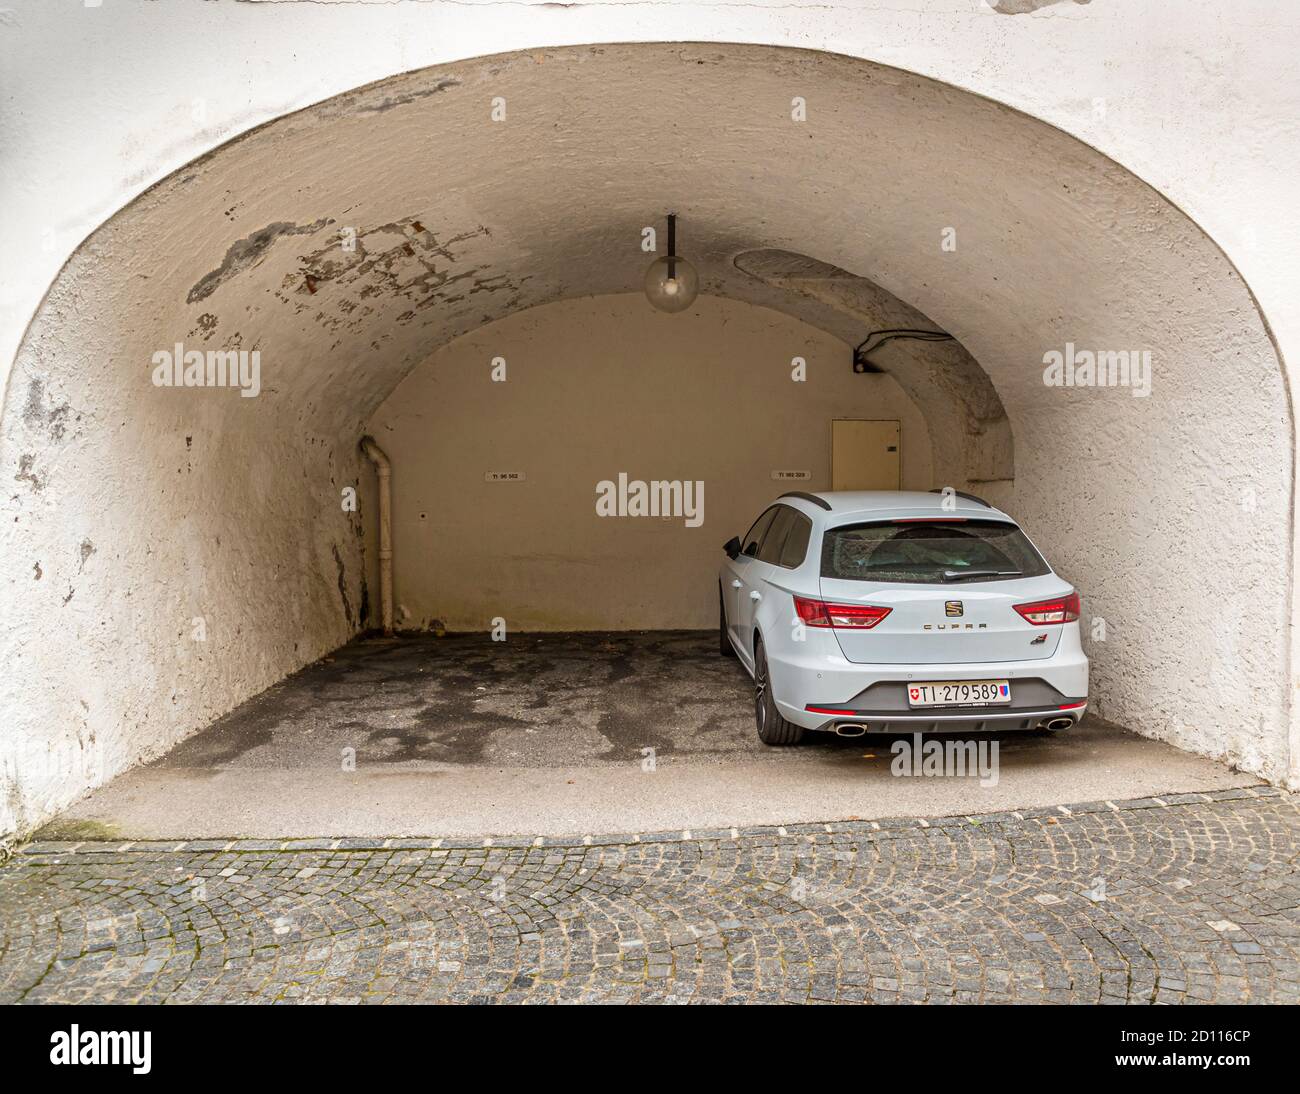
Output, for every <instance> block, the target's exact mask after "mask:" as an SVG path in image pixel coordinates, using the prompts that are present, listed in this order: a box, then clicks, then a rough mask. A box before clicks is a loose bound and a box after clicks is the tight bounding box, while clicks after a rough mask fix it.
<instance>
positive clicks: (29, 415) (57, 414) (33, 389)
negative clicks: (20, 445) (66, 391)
mask: <svg viewBox="0 0 1300 1094" xmlns="http://www.w3.org/2000/svg"><path fill="white" fill-rule="evenodd" d="M67 419H68V404H67V403H63V404H61V405H60V406H49V407H47V406H46V397H45V383H44V381H43V380H41V379H39V378H37V379H33V380H32V381H31V383H29V384H28V385H27V402H26V404H25V405H24V406H23V421H24V422H26V423H27V424H28V425H29V426H31V428H33V429H41V428H44V429H47V430H48V431H49V434H50V437H51V438H53V439H54V440H56V441H61V440H63V434H64V433H66V432H67V429H68V420H67Z"/></svg>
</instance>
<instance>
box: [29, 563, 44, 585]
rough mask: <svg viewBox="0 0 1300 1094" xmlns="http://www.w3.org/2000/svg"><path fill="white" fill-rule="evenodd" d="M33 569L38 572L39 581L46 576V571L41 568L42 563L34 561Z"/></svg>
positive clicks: (37, 578)
mask: <svg viewBox="0 0 1300 1094" xmlns="http://www.w3.org/2000/svg"><path fill="white" fill-rule="evenodd" d="M32 570H33V572H34V573H35V574H36V580H37V581H40V579H41V578H42V577H44V576H45V571H44V570H42V569H41V564H40V563H39V562H33V563H32Z"/></svg>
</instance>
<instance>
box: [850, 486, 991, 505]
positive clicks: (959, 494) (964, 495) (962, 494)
mask: <svg viewBox="0 0 1300 1094" xmlns="http://www.w3.org/2000/svg"><path fill="white" fill-rule="evenodd" d="M947 492H948V489H947V487H937V486H936V487H935V488H934V489H933V490H931V491H930V493H931V494H943V493H947ZM951 492H952V493H953V494H955V495H956V496H957V497H959V498H962V499H963V500H965V501H973V502H975V504H976V505H982V506H984V508H985V509H992V508H993V506H991V505H990V504H989V503H988V502H986V501H985V500H984V499H983V498H977V497H976V496H975V495H974V494H968V493H966V491H965V490H953V491H951ZM827 508H828V509H829V508H830V506H829V505H828V506H827Z"/></svg>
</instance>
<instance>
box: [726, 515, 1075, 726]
mask: <svg viewBox="0 0 1300 1094" xmlns="http://www.w3.org/2000/svg"><path fill="white" fill-rule="evenodd" d="M724 550H725V551H726V555H727V557H726V560H725V561H724V562H723V564H722V569H721V571H720V573H719V575H718V599H719V631H720V634H719V641H720V647H721V652H722V653H724V654H727V655H731V654H733V653H734V654H735V656H737V657H739V658H740V660H741V662H742V663H743V664H744V666H745V668H746V669H747V670H748V671H749V673H750V675H751V676H752V677H753V678H754V717H755V723H756V725H757V728H758V736H759V738H760V739H761V740H762V741H763V742H764V743H765V744H769V745H789V744H796V743H798V741H799V740H800V739H801V738H802V737H803V734H804V731H805V730H821V731H828V732H834V733H837V734H839V735H840V736H842V737H858V736H861V735H862V734H864V733H867V732H869V731H877V732H884V733H913V732H917V731H920V732H926V731H941V730H943V731H951V730H961V731H968V732H981V731H991V730H1012V729H1038V728H1046V729H1053V730H1057V729H1067V728H1069V727H1070V726H1073V725H1075V724H1076V723H1077V722H1078V721H1079V719H1081V718H1082V717H1083V714H1084V711H1085V710H1086V709H1087V705H1088V658H1087V657H1086V656H1085V655H1084V652H1083V647H1082V646H1081V644H1080V639H1079V594H1078V593H1077V592H1076V591H1075V590H1074V589H1073V588H1072V587H1071V586H1070V584H1069V583H1068V582H1066V581H1065V580H1063V579H1062V578H1060V577H1058V576H1057V575H1056V574H1055V573H1054V572H1053V571H1052V568H1051V567H1050V566H1049V565H1048V564H1047V562H1046V561H1045V560H1044V559H1043V556H1042V555H1041V554H1039V552H1038V550H1037V549H1036V548H1035V547H1034V545H1033V544H1032V543H1030V541H1029V538H1028V537H1027V536H1026V535H1025V534H1024V532H1022V531H1021V530H1020V528H1019V526H1018V525H1017V524H1016V522H1015V521H1014V520H1012V519H1011V518H1010V517H1009V516H1007V514H1006V513H1003V512H1001V511H1000V510H998V509H995V508H993V506H991V505H989V504H988V503H987V502H984V501H982V500H981V499H979V498H976V497H974V496H973V495H970V494H963V493H957V492H953V491H945V492H942V493H941V492H938V491H935V492H931V493H928V494H926V493H909V492H905V491H870V492H853V493H847V492H845V493H839V492H832V493H820V494H810V493H802V492H796V493H789V494H783V495H781V497H780V498H778V499H777V500H776V501H775V502H774V503H773V504H772V505H771V506H769V507H768V508H767V509H766V510H765V511H764V512H763V513H762V515H761V516H759V518H758V519H757V520H756V521H755V522H754V524H753V527H751V528H750V529H749V531H748V532H746V533H745V535H744V537H742V538H733V539H732V540H730V541H729V542H728V543H727V544H726V546H725V548H724Z"/></svg>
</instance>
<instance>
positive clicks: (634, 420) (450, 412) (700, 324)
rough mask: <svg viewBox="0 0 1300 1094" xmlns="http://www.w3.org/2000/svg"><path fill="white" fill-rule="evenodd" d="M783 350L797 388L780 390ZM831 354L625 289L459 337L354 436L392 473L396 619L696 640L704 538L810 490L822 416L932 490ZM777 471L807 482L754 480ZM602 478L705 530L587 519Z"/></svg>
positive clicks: (703, 601) (864, 387) (922, 459)
mask: <svg viewBox="0 0 1300 1094" xmlns="http://www.w3.org/2000/svg"><path fill="white" fill-rule="evenodd" d="M795 356H800V357H803V358H804V359H805V361H806V365H807V379H806V380H803V381H799V382H796V381H794V380H792V375H791V373H792V370H791V367H790V363H789V362H790V359H791V358H792V357H795ZM497 357H501V358H504V360H505V362H506V373H505V375H506V376H507V379H506V380H505V382H495V381H493V379H492V364H491V362H492V361H493V359H494V358H497ZM848 361H849V347H848V346H847V345H846V344H845V343H843V342H841V341H840V340H839V339H838V338H834V337H832V336H830V335H828V334H826V333H825V332H824V331H820V330H818V329H816V328H815V327H811V326H808V325H807V324H805V323H801V322H799V321H798V320H796V319H792V318H790V317H788V316H785V315H781V314H780V313H778V312H774V311H771V310H769V309H766V308H759V307H755V306H753V305H751V304H744V303H741V302H739V301H734V300H724V299H719V298H716V297H701V298H700V299H699V300H697V302H696V305H695V306H694V307H692V308H691V309H690V310H689V311H687V312H684V313H682V314H679V315H665V314H663V313H661V312H656V311H655V310H654V309H653V308H651V306H650V304H649V303H648V301H647V300H646V299H645V297H644V296H643V295H640V294H635V295H631V294H629V295H621V296H604V297H594V298H593V297H586V298H583V299H579V300H565V301H561V302H558V303H554V304H546V305H542V306H540V307H536V308H530V309H528V310H527V311H523V312H519V313H516V314H515V315H513V316H510V317H509V318H506V319H502V320H500V321H498V322H496V323H492V324H489V325H488V326H485V327H480V328H479V329H478V330H476V331H473V332H472V333H470V334H466V335H464V336H462V337H461V338H458V339H457V340H456V341H454V342H452V343H451V344H449V345H447V346H445V347H443V348H442V349H440V350H439V351H438V352H437V353H435V354H434V355H433V356H432V357H431V358H430V359H429V360H428V361H427V362H425V363H424V364H423V365H421V366H419V367H418V368H416V369H415V370H414V371H413V372H411V373H410V375H408V376H407V377H406V379H405V380H403V381H402V382H401V383H400V384H398V385H397V387H396V388H395V389H394V391H393V394H392V395H390V396H389V397H388V399H387V400H386V401H385V402H384V404H383V405H382V406H381V407H380V408H379V409H378V410H377V411H376V413H375V416H374V418H373V419H371V423H370V429H371V432H372V433H373V434H374V436H375V438H376V439H377V440H378V441H379V443H380V445H381V446H382V447H383V448H384V450H385V451H386V452H387V453H388V455H389V457H390V458H391V459H392V461H393V464H394V468H395V471H394V478H393V504H394V513H395V522H394V553H395V555H396V563H395V571H396V579H395V586H396V600H397V602H398V603H399V604H400V605H402V606H403V607H404V608H405V609H406V611H407V612H408V613H409V615H408V617H407V618H405V619H399V621H398V625H399V626H400V627H405V628H409V629H419V628H424V627H428V626H429V625H431V623H432V622H433V621H434V620H438V621H441V623H442V624H443V625H444V626H446V628H447V629H449V630H474V631H486V630H488V629H489V628H490V626H491V621H492V619H493V618H494V617H498V616H499V617H501V618H503V619H504V620H505V621H506V624H507V626H508V627H509V628H510V629H511V630H643V629H644V630H654V629H662V628H675V627H695V628H705V629H707V628H709V627H713V626H715V625H716V623H717V606H716V598H715V594H714V587H715V585H716V582H717V571H718V563H719V561H720V560H721V558H722V551H721V546H722V544H723V543H724V542H725V541H726V540H728V539H729V538H730V537H731V536H733V535H743V534H744V532H745V530H746V529H747V528H748V527H749V525H750V524H751V523H752V522H753V520H754V519H755V518H756V517H757V516H758V515H759V513H760V512H761V511H762V510H763V509H764V508H765V507H766V506H767V505H768V504H769V503H770V502H771V501H772V499H773V498H775V497H776V496H777V495H778V494H780V493H782V492H784V491H785V490H787V489H803V490H825V489H829V487H830V420H831V419H832V418H835V417H860V418H884V419H897V420H899V421H900V422H901V424H902V446H901V447H902V452H901V469H902V475H903V487H904V489H912V490H928V489H929V488H930V487H931V486H932V485H933V482H934V480H933V478H932V476H931V460H930V437H929V433H928V430H927V428H926V423H925V419H924V418H923V417H922V415H921V413H920V411H919V410H918V409H917V407H916V406H915V405H914V404H913V403H912V401H911V400H910V399H908V398H907V397H906V396H905V395H904V394H903V392H902V391H901V390H900V389H899V387H898V384H897V383H895V382H894V381H893V380H892V379H890V378H889V377H888V376H881V375H873V376H859V375H854V374H853V372H852V371H851V370H850V369H849V367H848ZM791 469H793V470H803V471H809V472H811V473H812V476H813V477H812V479H811V480H810V481H808V482H792V483H781V482H776V481H773V479H772V472H773V471H775V470H791ZM491 471H517V472H524V473H525V475H526V478H525V479H524V480H523V481H522V482H510V483H491V482H486V481H485V480H484V476H485V474H486V473H488V472H491ZM620 472H622V473H625V474H626V475H627V476H628V478H629V480H632V479H640V480H643V481H646V482H649V481H650V480H654V479H658V480H678V481H691V482H703V484H704V507H703V511H702V513H701V517H702V520H703V523H702V524H701V525H699V526H698V527H687V525H686V523H685V521H684V520H682V519H680V518H679V519H674V520H663V519H656V518H653V517H644V518H638V517H622V518H619V517H613V518H608V517H600V516H598V515H597V513H596V504H595V499H596V484H597V483H599V482H601V481H602V480H611V481H617V479H618V476H619V473H620ZM371 542H372V543H373V539H372V540H371ZM373 554H374V553H373V551H372V552H371V553H370V557H371V558H373ZM373 575H374V571H373V568H372V577H371V584H370V587H371V588H375V587H376V581H377V578H376V577H375V576H373Z"/></svg>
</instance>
